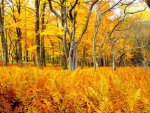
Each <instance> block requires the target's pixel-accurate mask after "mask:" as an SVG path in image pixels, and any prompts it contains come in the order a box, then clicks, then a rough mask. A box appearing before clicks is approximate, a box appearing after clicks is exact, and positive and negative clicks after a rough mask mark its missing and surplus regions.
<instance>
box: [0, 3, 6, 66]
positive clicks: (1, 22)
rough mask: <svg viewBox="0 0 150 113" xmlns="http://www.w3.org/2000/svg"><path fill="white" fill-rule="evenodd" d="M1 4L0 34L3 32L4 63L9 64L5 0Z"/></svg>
mask: <svg viewBox="0 0 150 113" xmlns="http://www.w3.org/2000/svg"><path fill="white" fill-rule="evenodd" d="M0 5H1V6H0V34H1V43H2V51H3V65H4V66H7V62H8V53H7V41H6V38H5V32H4V0H2V1H1V4H0Z"/></svg>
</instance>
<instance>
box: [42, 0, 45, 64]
mask: <svg viewBox="0 0 150 113" xmlns="http://www.w3.org/2000/svg"><path fill="white" fill-rule="evenodd" d="M45 8H46V2H44V3H43V8H42V32H43V31H44V30H45V25H44V24H45ZM41 64H42V66H46V61H45V46H44V35H43V36H41Z"/></svg>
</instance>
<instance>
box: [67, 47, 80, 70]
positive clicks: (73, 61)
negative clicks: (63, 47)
mask: <svg viewBox="0 0 150 113" xmlns="http://www.w3.org/2000/svg"><path fill="white" fill-rule="evenodd" d="M68 64H69V65H68V66H69V70H70V71H73V70H75V69H76V68H77V65H78V54H77V47H76V46H74V47H71V48H70V51H69V58H68Z"/></svg>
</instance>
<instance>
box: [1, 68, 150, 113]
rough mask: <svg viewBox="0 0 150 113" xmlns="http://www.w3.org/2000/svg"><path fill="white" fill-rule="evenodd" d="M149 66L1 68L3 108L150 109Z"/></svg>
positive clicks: (47, 112) (101, 112)
mask: <svg viewBox="0 0 150 113" xmlns="http://www.w3.org/2000/svg"><path fill="white" fill-rule="evenodd" d="M148 79H150V70H148V69H147V70H146V69H143V68H131V67H130V68H128V67H124V68H118V70H117V71H116V72H113V71H112V70H111V68H99V69H98V70H97V71H95V72H94V71H93V69H90V68H85V69H77V70H76V71H74V72H69V71H64V70H61V69H60V68H58V67H57V68H51V67H47V68H43V69H39V68H36V67H25V68H19V67H8V68H0V104H1V106H0V112H6V113H9V112H26V113H55V112H60V113H63V112H68V113H72V112H73V113H92V112H96V113H110V112H115V113H121V112H123V111H124V112H127V113H129V112H138V111H139V110H140V111H141V112H145V113H149V112H150V109H149V108H150V107H149V106H150V89H149V87H150V82H149V81H148Z"/></svg>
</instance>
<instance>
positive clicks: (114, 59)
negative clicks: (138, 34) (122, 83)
mask: <svg viewBox="0 0 150 113" xmlns="http://www.w3.org/2000/svg"><path fill="white" fill-rule="evenodd" d="M116 68H117V66H116V53H115V51H114V47H112V69H113V71H115V70H116Z"/></svg>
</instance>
